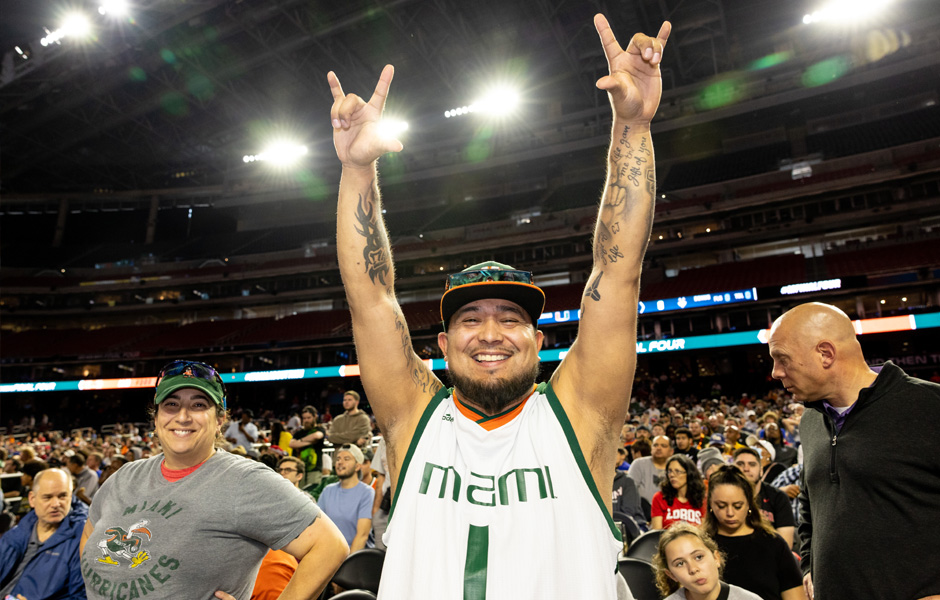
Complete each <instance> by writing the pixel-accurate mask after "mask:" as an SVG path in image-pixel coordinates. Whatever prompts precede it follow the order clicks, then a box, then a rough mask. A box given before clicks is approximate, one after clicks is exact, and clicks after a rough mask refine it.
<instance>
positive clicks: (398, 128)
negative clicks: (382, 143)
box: [378, 119, 408, 139]
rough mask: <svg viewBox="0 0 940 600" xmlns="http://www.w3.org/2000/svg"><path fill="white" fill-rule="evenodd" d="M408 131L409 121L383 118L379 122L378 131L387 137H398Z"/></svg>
mask: <svg viewBox="0 0 940 600" xmlns="http://www.w3.org/2000/svg"><path fill="white" fill-rule="evenodd" d="M406 131H408V122H407V121H401V120H398V119H382V120H381V121H379V124H378V133H379V135H380V136H381V137H383V138H385V139H396V138H397V137H398V136H399V135H401V134H402V133H404V132H406Z"/></svg>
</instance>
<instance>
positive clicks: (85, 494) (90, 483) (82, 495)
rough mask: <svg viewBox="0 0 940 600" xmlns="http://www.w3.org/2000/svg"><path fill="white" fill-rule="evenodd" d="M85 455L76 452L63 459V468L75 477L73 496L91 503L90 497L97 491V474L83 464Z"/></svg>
mask: <svg viewBox="0 0 940 600" xmlns="http://www.w3.org/2000/svg"><path fill="white" fill-rule="evenodd" d="M86 460H87V459H86V458H85V455H84V454H82V453H80V452H76V453H74V454H72V455H71V456H69V457H68V459H67V460H66V461H65V468H66V469H68V472H69V473H71V474H72V476H73V477H75V497H76V498H78V499H79V500H81V501H82V502H84V503H85V504H88V505H89V506H90V505H91V499H92V498H93V497H94V495H95V492H97V491H98V475H97V474H96V473H95V472H94V471H92V470H91V469H89V468H88V467H87V466H85V461H86Z"/></svg>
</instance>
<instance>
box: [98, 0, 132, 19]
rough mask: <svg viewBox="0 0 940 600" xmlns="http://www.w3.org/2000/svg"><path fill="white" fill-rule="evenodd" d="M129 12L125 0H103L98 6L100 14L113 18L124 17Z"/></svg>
mask: <svg viewBox="0 0 940 600" xmlns="http://www.w3.org/2000/svg"><path fill="white" fill-rule="evenodd" d="M127 12H128V7H127V2H125V0H102V2H101V5H100V6H98V13H99V14H102V15H111V16H113V17H122V16H124V15H126V14H127Z"/></svg>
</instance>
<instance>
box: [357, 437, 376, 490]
mask: <svg viewBox="0 0 940 600" xmlns="http://www.w3.org/2000/svg"><path fill="white" fill-rule="evenodd" d="M373 456H375V453H374V452H372V450H371V449H370V448H365V449H364V450H363V451H362V465H360V467H359V481H361V482H362V483H364V484H366V485H367V486H369V487H370V488H372V489H373V491H374V490H375V485H376V484H377V483H378V479H376V478H375V473H373V472H372V457H373Z"/></svg>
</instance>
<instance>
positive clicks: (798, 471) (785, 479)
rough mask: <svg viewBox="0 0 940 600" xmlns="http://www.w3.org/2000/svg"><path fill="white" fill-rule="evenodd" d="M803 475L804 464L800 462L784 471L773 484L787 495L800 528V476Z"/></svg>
mask: <svg viewBox="0 0 940 600" xmlns="http://www.w3.org/2000/svg"><path fill="white" fill-rule="evenodd" d="M802 474H803V463H802V462H799V463H797V464H795V465H793V466H792V467H789V468H787V469H784V471H783V472H782V473H780V474H779V475H777V478H776V479H774V480H773V481H772V482H771V485H773V486H774V487H775V488H777V489H778V490H780V491H781V492H783V493H784V494H786V495H787V498H789V499H790V507H791V508H792V509H793V522H794V523H795V524H796V526H797V527H799V526H800V476H801V475H802Z"/></svg>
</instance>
